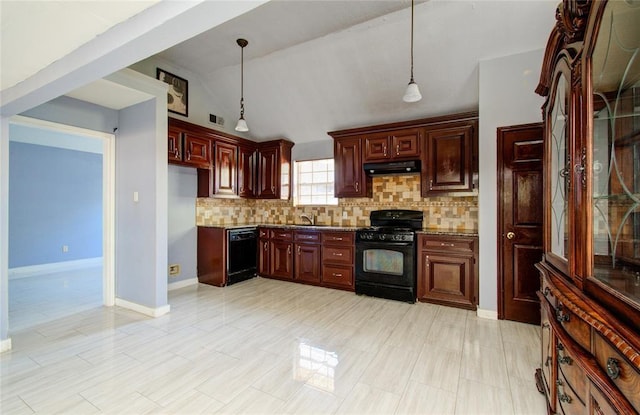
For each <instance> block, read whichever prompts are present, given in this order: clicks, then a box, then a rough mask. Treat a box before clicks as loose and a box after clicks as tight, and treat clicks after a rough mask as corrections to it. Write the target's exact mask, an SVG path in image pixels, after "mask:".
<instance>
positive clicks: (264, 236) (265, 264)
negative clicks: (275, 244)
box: [258, 228, 271, 277]
mask: <svg viewBox="0 0 640 415" xmlns="http://www.w3.org/2000/svg"><path fill="white" fill-rule="evenodd" d="M269 232H270V230H269V229H268V228H258V275H261V276H263V277H268V276H269V275H270V273H271V271H270V264H271V263H270V261H269V258H270V256H271V255H270V251H269Z"/></svg>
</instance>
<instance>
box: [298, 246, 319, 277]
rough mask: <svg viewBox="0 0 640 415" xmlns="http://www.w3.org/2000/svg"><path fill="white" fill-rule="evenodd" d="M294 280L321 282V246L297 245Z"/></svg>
mask: <svg viewBox="0 0 640 415" xmlns="http://www.w3.org/2000/svg"><path fill="white" fill-rule="evenodd" d="M294 267H295V273H294V278H295V279H297V280H300V281H307V282H315V283H319V282H320V245H315V244H313V245H312V244H296V261H295V264H294Z"/></svg>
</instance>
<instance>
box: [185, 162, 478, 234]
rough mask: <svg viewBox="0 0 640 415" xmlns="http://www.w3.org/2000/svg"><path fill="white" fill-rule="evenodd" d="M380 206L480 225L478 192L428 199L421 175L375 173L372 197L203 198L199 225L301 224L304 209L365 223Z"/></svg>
mask: <svg viewBox="0 0 640 415" xmlns="http://www.w3.org/2000/svg"><path fill="white" fill-rule="evenodd" d="M379 209H414V210H422V211H423V212H424V226H425V227H428V228H433V229H437V230H447V231H462V230H468V231H477V230H478V197H477V194H474V195H471V196H441V197H429V198H423V197H421V196H420V178H419V176H417V175H406V176H404V175H403V176H388V177H374V178H373V198H371V199H369V198H360V199H340V200H339V203H338V206H299V207H296V206H293V203H292V202H291V201H282V200H248V199H216V198H200V199H198V201H197V203H196V224H197V225H199V226H216V225H237V224H244V223H268V224H301V223H303V221H302V220H301V219H300V215H301V214H303V213H306V214H310V213H313V214H314V215H316V223H317V224H319V225H331V226H353V227H362V226H369V213H370V212H371V211H372V210H379Z"/></svg>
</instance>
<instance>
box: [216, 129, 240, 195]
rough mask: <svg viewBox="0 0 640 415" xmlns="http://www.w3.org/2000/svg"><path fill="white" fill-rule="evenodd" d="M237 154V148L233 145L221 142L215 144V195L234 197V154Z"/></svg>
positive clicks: (235, 165)
mask: <svg viewBox="0 0 640 415" xmlns="http://www.w3.org/2000/svg"><path fill="white" fill-rule="evenodd" d="M237 153H238V146H236V145H233V144H227V143H223V142H217V143H216V157H215V164H214V170H215V176H216V177H215V194H217V195H235V194H237V189H236V183H237V182H236V180H237V178H236V175H237V171H238V165H237V161H236V154H237Z"/></svg>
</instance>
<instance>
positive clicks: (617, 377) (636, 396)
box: [593, 334, 640, 411]
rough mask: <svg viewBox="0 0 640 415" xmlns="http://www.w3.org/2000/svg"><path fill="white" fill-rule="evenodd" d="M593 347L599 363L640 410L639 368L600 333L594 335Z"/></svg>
mask: <svg viewBox="0 0 640 415" xmlns="http://www.w3.org/2000/svg"><path fill="white" fill-rule="evenodd" d="M593 348H594V355H595V358H596V361H597V362H598V365H599V366H600V367H601V368H602V370H603V371H604V373H606V374H607V376H609V379H611V380H612V381H613V383H614V384H615V385H616V386H617V387H618V388H619V389H620V392H622V394H623V395H624V396H625V397H626V398H627V399H628V400H629V402H630V403H631V405H632V406H633V407H634V408H635V409H636V411H640V373H639V372H638V370H637V369H636V368H634V367H633V366H632V365H631V364H629V363H628V362H627V360H626V359H625V358H624V357H623V356H622V355H621V354H620V353H619V352H618V351H617V350H616V349H614V348H613V347H612V346H611V345H610V344H609V342H608V341H606V340H605V339H604V338H603V337H602V336H600V335H599V334H596V335H595V336H594V344H593Z"/></svg>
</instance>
